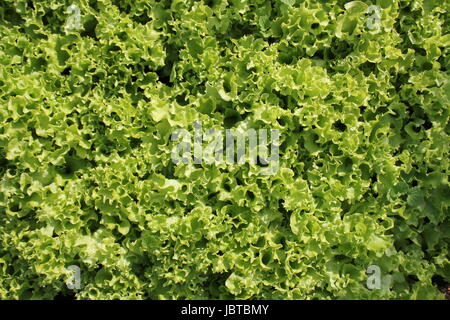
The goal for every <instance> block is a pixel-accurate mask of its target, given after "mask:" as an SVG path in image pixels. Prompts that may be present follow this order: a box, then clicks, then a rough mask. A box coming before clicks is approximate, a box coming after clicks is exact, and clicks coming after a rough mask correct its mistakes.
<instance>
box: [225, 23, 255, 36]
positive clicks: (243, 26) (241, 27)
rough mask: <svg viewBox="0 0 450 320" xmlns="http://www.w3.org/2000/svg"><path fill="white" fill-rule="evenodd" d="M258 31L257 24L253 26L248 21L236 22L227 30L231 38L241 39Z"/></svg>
mask: <svg viewBox="0 0 450 320" xmlns="http://www.w3.org/2000/svg"><path fill="white" fill-rule="evenodd" d="M256 33H258V29H257V28H256V27H255V26H252V25H250V24H248V23H246V22H234V23H233V24H232V25H231V27H230V29H229V31H228V32H227V35H228V36H229V37H230V38H231V39H240V38H242V37H244V36H246V35H250V34H256Z"/></svg>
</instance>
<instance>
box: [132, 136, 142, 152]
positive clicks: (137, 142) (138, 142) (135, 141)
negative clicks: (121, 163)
mask: <svg viewBox="0 0 450 320" xmlns="http://www.w3.org/2000/svg"><path fill="white" fill-rule="evenodd" d="M141 144H142V139H140V138H133V137H131V138H130V147H131V148H132V149H134V148H137V147H139V146H140V145H141Z"/></svg>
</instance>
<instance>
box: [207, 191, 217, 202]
mask: <svg viewBox="0 0 450 320" xmlns="http://www.w3.org/2000/svg"><path fill="white" fill-rule="evenodd" d="M219 193H220V192H219V191H217V192H213V193H210V194H209V195H208V197H207V199H208V200H211V199H213V198H215V197H216V196H217V195H218V194H219Z"/></svg>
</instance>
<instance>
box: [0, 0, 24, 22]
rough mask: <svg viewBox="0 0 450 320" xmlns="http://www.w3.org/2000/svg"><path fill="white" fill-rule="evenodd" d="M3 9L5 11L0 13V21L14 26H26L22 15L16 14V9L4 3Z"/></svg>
mask: <svg viewBox="0 0 450 320" xmlns="http://www.w3.org/2000/svg"><path fill="white" fill-rule="evenodd" d="M2 2H3V3H2V5H1V6H2V8H3V10H2V11H0V12H1V13H2V14H1V15H0V18H1V19H0V21H1V20H4V21H6V22H9V23H10V24H12V25H13V26H21V25H24V24H25V20H24V19H23V18H22V17H21V15H20V14H18V13H17V12H16V9H15V8H14V7H13V6H11V5H10V4H7V3H5V2H4V1H2Z"/></svg>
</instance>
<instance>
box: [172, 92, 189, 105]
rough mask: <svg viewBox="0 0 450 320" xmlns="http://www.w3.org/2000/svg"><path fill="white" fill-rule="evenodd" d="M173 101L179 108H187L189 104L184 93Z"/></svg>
mask: <svg viewBox="0 0 450 320" xmlns="http://www.w3.org/2000/svg"><path fill="white" fill-rule="evenodd" d="M175 100H176V101H177V103H178V104H179V105H180V106H187V105H188V104H189V101H188V99H187V98H186V93H183V94H179V95H178V96H176V97H175Z"/></svg>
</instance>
